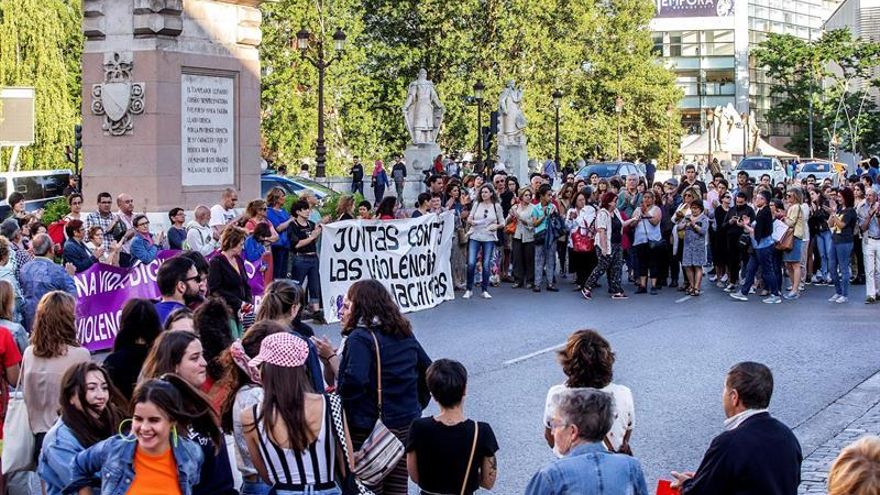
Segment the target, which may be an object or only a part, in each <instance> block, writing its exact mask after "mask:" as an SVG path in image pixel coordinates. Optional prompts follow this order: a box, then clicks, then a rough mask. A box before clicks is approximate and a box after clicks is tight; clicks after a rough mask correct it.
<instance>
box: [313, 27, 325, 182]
mask: <svg viewBox="0 0 880 495" xmlns="http://www.w3.org/2000/svg"><path fill="white" fill-rule="evenodd" d="M315 67H316V68H317V69H318V141H317V142H316V143H315V161H316V162H317V165H316V166H315V177H319V178H324V177H326V173H325V168H324V164H325V162H326V161H327V147H326V146H324V69H326V66H325V65H324V44H323V42H321V43H318V63H317V64H315Z"/></svg>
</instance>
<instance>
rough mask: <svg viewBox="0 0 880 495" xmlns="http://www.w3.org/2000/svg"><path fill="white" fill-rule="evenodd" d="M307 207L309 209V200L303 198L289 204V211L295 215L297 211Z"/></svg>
mask: <svg viewBox="0 0 880 495" xmlns="http://www.w3.org/2000/svg"><path fill="white" fill-rule="evenodd" d="M308 209H311V206H309V202H308V201H306V200H304V199H300V200H299V201H296V202H295V203H293V205H291V207H290V213H291V214H292V215H296V214H297V213H299V212H301V211H303V210H308Z"/></svg>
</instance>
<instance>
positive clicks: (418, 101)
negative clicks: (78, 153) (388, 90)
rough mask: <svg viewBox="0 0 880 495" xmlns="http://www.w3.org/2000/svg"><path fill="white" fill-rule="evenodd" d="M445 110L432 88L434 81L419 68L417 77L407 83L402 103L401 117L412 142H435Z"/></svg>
mask: <svg viewBox="0 0 880 495" xmlns="http://www.w3.org/2000/svg"><path fill="white" fill-rule="evenodd" d="M445 111H446V108H444V107H443V104H442V103H440V98H439V97H438V96H437V92H436V91H435V90H434V83H432V82H431V81H429V80H428V72H427V71H426V70H425V69H419V76H418V78H417V79H416V80H415V81H413V82H411V83H409V88H408V89H407V92H406V102H405V103H404V104H403V117H404V119H405V120H406V129H407V130H408V131H409V135H410V137H412V142H413V143H414V144H425V143H436V142H437V134H439V132H440V124H442V123H443V112H445Z"/></svg>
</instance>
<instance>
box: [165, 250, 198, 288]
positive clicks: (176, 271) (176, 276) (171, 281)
mask: <svg viewBox="0 0 880 495" xmlns="http://www.w3.org/2000/svg"><path fill="white" fill-rule="evenodd" d="M194 267H195V264H194V263H193V261H192V260H191V259H189V258H186V257H183V256H175V257H173V258H171V259H168V260H165V263H162V266H160V267H159V272H158V273H157V274H156V285H158V286H159V293H160V294H162V295H163V296H173V295H174V289H175V288H176V287H177V283H178V282H183V279H185V278H186V272H188V271H189V269H190V268H194Z"/></svg>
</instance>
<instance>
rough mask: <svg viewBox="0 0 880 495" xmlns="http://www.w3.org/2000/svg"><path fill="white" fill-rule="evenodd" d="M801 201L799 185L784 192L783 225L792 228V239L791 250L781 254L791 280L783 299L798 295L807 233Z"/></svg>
mask: <svg viewBox="0 0 880 495" xmlns="http://www.w3.org/2000/svg"><path fill="white" fill-rule="evenodd" d="M802 202H803V193H802V192H801V189H800V188H799V187H793V188H791V189H789V190H788V191H787V192H786V193H785V218H784V219H783V222H785V225H786V226H787V227H788V228H790V229H794V239H793V242H792V244H791V250H789V251H786V252H784V253H783V254H782V262H783V263H784V265H785V271H786V272H787V273H788V278H789V280H791V288H790V289H789V290H788V292H786V293H785V294H783V295H782V298H783V299H797V298H798V297H800V286H801V251H802V249H803V243H804V238H805V237H806V235H807V232H808V231H807V218H806V217H805V216H804V210H803V208H801V203H802Z"/></svg>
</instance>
